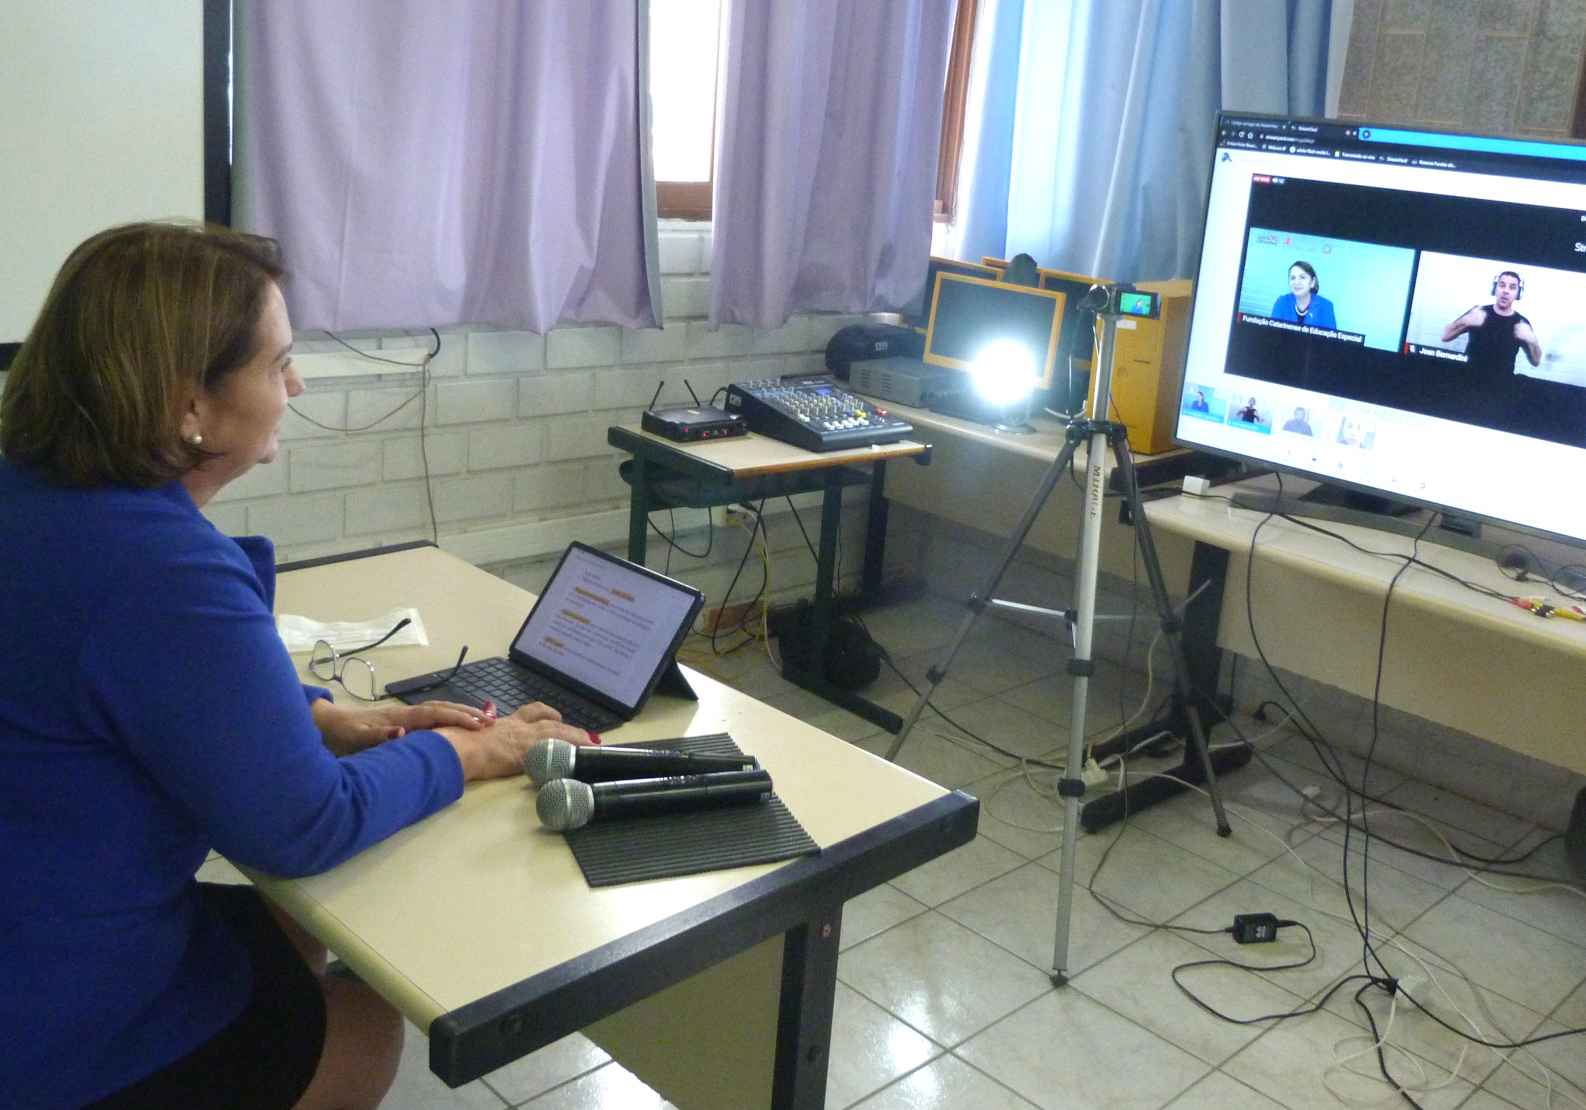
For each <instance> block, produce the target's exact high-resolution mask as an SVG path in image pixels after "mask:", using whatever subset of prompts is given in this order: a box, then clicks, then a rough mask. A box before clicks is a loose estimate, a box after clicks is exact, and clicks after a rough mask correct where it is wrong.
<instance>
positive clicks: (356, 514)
mask: <svg viewBox="0 0 1586 1110" xmlns="http://www.w3.org/2000/svg"><path fill="white" fill-rule="evenodd" d="M660 244H661V256H660V261H661V269H662V274H663V277H662V285H663V298H664V309H665V312H666V327H665V328H663V329H659V330H657V329H637V330H626V329H622V328H616V327H607V326H594V327H590V326H568V327H562V328H557V329H555V330H553V331H551V332H550V333H548V334H547V335H535V334H533V333H531V332H516V331H504V330H501V329H497V328H443V329H441V350H440V354H439V355H438V356H436V358H435V359H434V360H432V362H431V363H430V367H429V369H430V376H431V379H432V380H431V384H430V385H429V387H428V390H427V392H426V395H425V396H424V397H423V398H418V397H415V391H416V390H417V389H418V388H419V384H420V376H419V374H418V373H416V372H403V371H402V370H401V369H400V368H397V367H391V366H389V365H386V364H381V363H374V362H371V363H370V364H369V375H368V377H336V378H328V377H327V378H325V379H321V380H314V379H310V380H309V382H308V389H307V392H305V393H304V394H303V395H302V396H300V397H297V398H295V399H294V400H293V402H292V408H293V410H294V411H293V412H290V413H288V414H287V418H286V420H285V421H283V423H282V427H281V454H280V457H279V458H278V459H277V460H276V461H275V462H274V463H272V464H270V465H265V466H258V467H255V468H254V469H253V470H252V471H250V472H249V473H248V474H247V475H245V476H244V477H242V478H240V479H238V480H237V481H236V482H233V483H232V484H231V485H229V486H227V487H226V489H225V490H224V491H222V493H221V495H220V496H219V497H217V498H216V499H215V501H214V502H213V503H212V504H211V505H210V506H209V508H208V509H207V515H208V516H209V518H210V519H211V520H213V521H215V523H216V524H217V525H218V526H220V527H222V528H223V529H225V530H226V531H228V532H231V533H234V534H235V533H241V532H257V533H263V534H264V535H267V536H269V537H270V538H271V539H272V540H274V541H275V544H276V549H277V553H278V556H279V558H281V559H282V560H289V559H301V558H311V557H315V556H319V555H326V554H335V553H339V552H345V551H355V550H358V549H360V548H366V547H371V546H377V545H380V544H386V543H396V542H401V541H404V540H413V539H421V538H426V537H428V536H429V535H430V528H431V521H430V498H429V496H427V495H426V490H425V479H424V475H425V466H424V460H423V457H422V456H421V454H420V429H421V425H422V431H423V445H424V448H425V453H426V454H427V456H428V462H429V466H428V473H429V481H430V493H431V494H432V495H433V498H434V514H435V521H436V522H437V525H438V529H439V533H440V539H441V542H442V544H443V545H446V544H447V543H448V541H449V540H451V541H454V543H453V546H456V547H458V548H459V549H461V550H465V551H471V552H480V551H489V552H491V553H492V558H495V557H499V558H501V559H506V560H509V561H518V560H535V559H538V558H541V557H543V556H545V555H547V554H549V553H548V552H547V551H546V550H545V549H544V545H545V544H547V543H550V542H552V541H551V539H548V538H547V537H554V538H556V540H557V541H558V542H557V551H559V550H560V543H559V540H560V537H561V535H562V534H564V533H566V532H567V531H568V530H569V528H567V527H559V526H557V525H556V522H557V521H559V520H566V521H569V522H573V523H572V525H571V530H572V531H574V532H575V533H576V532H577V531H578V529H579V528H580V527H583V525H581V524H579V523H578V522H580V521H587V522H591V523H589V525H588V526H589V527H591V528H595V529H597V530H604V533H605V534H602V535H592V536H589V537H587V538H590V539H594V540H597V541H599V542H602V543H605V544H607V545H608V546H612V545H613V544H612V540H613V537H612V535H611V534H610V533H611V532H612V520H613V519H615V518H613V516H612V513H613V511H619V512H620V511H625V510H626V506H627V500H628V491H627V487H626V486H625V485H624V484H623V483H622V481H621V479H620V478H619V477H618V474H617V464H618V463H619V462H620V461H621V460H622V456H620V455H619V454H618V453H617V452H615V451H613V450H612V449H611V448H610V447H609V446H607V444H606V429H607V428H608V427H610V426H611V425H612V424H623V423H636V422H637V421H638V418H639V413H640V412H641V411H642V410H643V409H644V408H645V407H646V406H648V405H649V403H650V399H651V397H652V396H654V394H655V390H656V387H657V386H658V385H659V384H660V383H661V382H662V381H663V380H664V381H665V382H666V390H665V393H664V394H663V401H664V402H671V403H675V404H681V403H683V402H684V401H685V400H686V399H687V397H688V391H687V390H686V389H685V388H684V385H683V381H684V379H687V380H688V381H689V383H690V384H691V385H692V386H693V387H694V389H695V391H696V392H697V393H698V394H699V396H700V397H701V399H706V398H708V397H709V396H710V395H711V394H712V393H714V392H715V391H716V390H718V389H720V388H721V387H723V386H725V385H726V384H727V383H729V382H733V381H741V380H744V379H747V378H759V377H769V376H772V375H775V374H785V373H794V372H819V371H820V370H821V369H822V368H823V358H822V356H823V352H824V350H825V346H826V341H827V339H829V338H830V336H831V334H832V332H833V331H835V330H836V329H837V328H839V327H841V326H843V325H844V324H848V323H852V322H853V321H854V320H855V319H857V318H856V317H847V316H844V317H836V316H799V317H795V318H794V319H793V320H791V321H789V323H788V324H787V325H786V326H785V327H782V328H779V329H777V330H776V331H757V330H754V329H750V328H743V327H736V326H733V327H725V328H722V329H721V330H720V331H716V332H712V331H711V330H710V329H709V327H708V326H707V324H706V322H705V320H704V318H703V317H704V316H705V313H706V311H707V308H708V305H709V286H710V278H709V276H708V275H709V266H710V230H709V228H708V227H704V226H701V225H698V224H688V223H684V222H682V221H665V222H663V224H662V227H661V233H660ZM346 338H347V339H348V342H349V343H350V344H351V345H352V346H353V347H355V348H358V349H360V350H363V351H367V352H370V353H378V352H380V351H382V350H389V351H396V350H412V349H414V348H426V349H427V348H429V347H431V346H432V345H433V344H434V338H433V337H432V335H431V334H430V332H429V331H427V330H419V329H415V330H406V331H400V332H395V333H391V334H385V335H358V336H349V337H346ZM296 349H297V351H299V352H301V353H317V352H346V348H345V347H343V346H342V345H340V344H338V343H336V342H335V341H333V340H330V339H327V338H324V337H323V336H322V335H320V334H317V333H310V334H306V335H304V336H303V337H301V338H300V339H299V340H298V342H297V345H296ZM387 371H390V372H387ZM404 402H407V403H406V404H404ZM321 425H323V426H321ZM851 499H852V501H853V504H852V506H851V507H850V508H849V510H848V517H847V519H849V520H852V521H853V522H854V526H852V527H849V526H848V525H847V524H846V523H845V537H846V540H847V542H846V543H845V549H848V550H845V558H844V567H845V568H857V567H858V565H859V558H858V547H857V545H858V544H859V543H860V541H861V540H862V537H863V527H862V524H861V522H862V515H861V514H862V498H861V497H858V496H853V497H852V498H851ZM774 514H775V508H774V506H768V516H769V517H770V520H771V524H770V529H771V533H772V547H773V549H775V550H776V551H777V555H776V557H775V560H774V564H773V576H774V579H775V585H776V586H777V588H778V589H779V590H781V591H782V592H788V593H802V592H807V589H808V586H809V583H810V582H811V581H813V562H812V561H811V560H810V558H809V555H808V553H807V552H806V551H805V550H804V542H803V540H802V538H800V537H799V535H798V531H797V529H796V528H795V527H794V524H793V521H792V518H791V517H790V516H788V515H787V514H786V511H785V504H784V505H783V510H782V512H781V514H780V515H774ZM804 518H805V523H806V526H807V527H809V528H810V529H811V532H812V534H813V532H814V530H815V527H816V524H817V522H818V520H819V512H818V510H815V509H813V508H812V509H809V510H804ZM704 519H705V517H704V514H703V513H702V512H700V511H697V510H689V511H684V512H679V513H678V514H677V523H678V525H679V526H680V527H681V528H683V529H685V530H686V534H685V535H684V537H683V542H684V543H685V544H687V546H689V547H690V548H691V549H703V547H704V542H705V532H704V531H703V530H701V529H699V528H698V526H699V524H700V523H701V522H702V521H703V520H704ZM657 523H659V524H660V525H661V527H662V528H663V529H668V530H669V529H670V528H671V523H670V521H668V520H667V518H666V517H665V515H664V514H663V515H660V516H658V517H657ZM619 532H620V529H619ZM464 536H466V537H467V538H466V540H465V539H463V538H461V537H464ZM650 540H651V542H650V548H651V553H652V558H651V562H652V563H653V564H654V565H657V566H660V565H662V564H664V562H665V559H666V545H665V543H663V542H662V541H661V540H660V539H659V538H657V537H656V536H655V535H654V534H653V533H652V534H651V537H650ZM615 546H617V547H618V548H620V546H621V544H620V542H619V543H617V544H615ZM742 554H743V540H742V536H741V534H735V536H734V538H731V539H729V538H726V537H724V536H721V535H718V537H717V545H716V549H715V550H714V551H713V552H712V555H711V557H710V559H708V560H690V559H688V558H686V557H684V556H681V555H679V554H677V553H675V552H674V553H673V558H672V569H673V571H674V573H682V574H687V575H693V576H695V577H696V578H698V579H699V580H700V581H699V584H700V585H701V587H702V588H706V589H707V590H709V589H711V588H712V586H714V588H715V589H716V590H717V591H719V590H722V589H724V588H725V586H726V580H727V579H728V578H730V577H731V573H732V571H733V569H735V568H736V566H737V560H738V558H739V557H740V556H741V555H742ZM758 575H759V571H758V570H756V569H755V568H754V566H753V565H752V563H751V565H750V567H749V568H748V569H746V570H745V572H744V578H745V581H744V582H743V583H741V584H740V587H739V591H738V592H739V593H741V592H742V590H743V589H744V588H745V587H746V585H747V583H748V580H749V579H751V578H752V579H753V581H754V582H755V583H758V581H759V577H758Z"/></svg>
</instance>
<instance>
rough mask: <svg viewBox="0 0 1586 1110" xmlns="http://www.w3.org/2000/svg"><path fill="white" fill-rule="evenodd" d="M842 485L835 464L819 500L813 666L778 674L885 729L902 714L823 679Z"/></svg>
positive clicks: (899, 723) (896, 725)
mask: <svg viewBox="0 0 1586 1110" xmlns="http://www.w3.org/2000/svg"><path fill="white" fill-rule="evenodd" d="M842 517H843V486H842V475H841V473H840V472H839V471H838V470H837V469H836V468H835V467H833V468H828V469H827V471H826V492H825V495H824V497H823V499H822V501H821V542H820V550H819V553H818V554H817V556H816V559H815V604H814V607H813V610H812V612H811V613H810V631H809V636H810V641H809V652H808V654H809V657H810V659H811V660H813V661H814V666H813V667H812V669H811V670H809V671H800V670H795V669H793V668H790V667H788V666H787V665H786V664H784V665H783V667H782V677H783V678H785V679H787V680H788V681H789V682H794V683H797V684H798V685H800V686H802V687H804V689H806V690H809V691H811V692H812V693H816V694H819V695H820V696H821V697H823V698H825V699H826V700H827V701H829V702H831V703H832V704H833V705H837V706H841V707H842V708H843V709H846V710H848V712H850V713H852V714H854V715H855V716H858V717H863V718H864V719H865V720H867V721H869V722H870V723H871V724H873V725H879V726H880V727H882V728H884V729H886V730H887V731H888V732H897V731H898V729H900V728H902V727H903V718H901V717H899V716H898V715H897V714H896V713H894V712H892V711H891V710H890V709H883V708H882V707H881V706H879V705H877V704H876V703H875V702H873V701H871V700H869V699H868V698H862V697H860V696H859V695H858V694H855V693H852V692H851V691H848V690H842V689H839V688H838V687H836V686H834V685H832V684H831V683H830V682H828V681H826V660H827V657H828V653H829V652H830V650H831V629H832V622H833V621H834V620H835V619H836V616H837V584H836V578H837V542H838V530H839V528H840V527H841V526H842Z"/></svg>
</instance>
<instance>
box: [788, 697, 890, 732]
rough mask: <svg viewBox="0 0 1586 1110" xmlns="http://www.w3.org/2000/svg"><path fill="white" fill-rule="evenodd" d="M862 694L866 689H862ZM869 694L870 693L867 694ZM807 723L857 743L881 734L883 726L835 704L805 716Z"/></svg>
mask: <svg viewBox="0 0 1586 1110" xmlns="http://www.w3.org/2000/svg"><path fill="white" fill-rule="evenodd" d="M860 693H861V694H863V693H864V691H860ZM867 696H868V695H867ZM804 721H805V722H806V723H807V724H811V725H814V726H815V727H816V728H818V729H820V730H821V731H822V732H829V733H831V734H832V735H833V736H835V737H837V738H838V739H840V740H847V741H849V742H850V743H857V742H858V741H860V740H866V739H868V738H870V737H872V736H879V735H881V726H880V725H877V724H872V723H871V722H870V721H867V720H865V719H864V718H863V717H861V716H859V715H858V714H855V713H850V712H848V710H846V709H838V708H836V707H835V706H833V707H830V708H828V709H825V710H823V711H821V712H817V713H812V714H810V715H809V716H807V717H805V718H804Z"/></svg>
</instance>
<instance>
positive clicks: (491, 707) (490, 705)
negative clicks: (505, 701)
mask: <svg viewBox="0 0 1586 1110" xmlns="http://www.w3.org/2000/svg"><path fill="white" fill-rule="evenodd" d="M495 715H496V703H495V702H493V701H487V702H485V716H486V717H494V716H495Z"/></svg>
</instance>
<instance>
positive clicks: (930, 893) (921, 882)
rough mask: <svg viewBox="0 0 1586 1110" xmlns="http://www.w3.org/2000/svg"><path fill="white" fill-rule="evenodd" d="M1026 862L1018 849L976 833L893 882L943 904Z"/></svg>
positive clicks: (918, 897)
mask: <svg viewBox="0 0 1586 1110" xmlns="http://www.w3.org/2000/svg"><path fill="white" fill-rule="evenodd" d="M1024 863H1025V859H1024V857H1023V856H1021V855H1019V854H1018V853H1017V852H1015V851H1012V850H1010V849H1008V848H1004V847H1003V846H1002V845H1001V844H998V843H997V842H996V841H995V840H992V839H990V838H989V837H985V836H976V837H975V839H974V840H971V841H970V842H969V843H968V844H965V845H964V846H963V847H961V848H955V849H954V850H953V851H951V852H948V853H947V854H946V855H945V856H937V857H936V858H935V859H933V860H931V861H930V862H929V863H924V864H921V865H920V866H919V867H916V868H915V869H914V870H912V871H906V872H904V873H903V874H902V875H899V876H898V877H897V878H895V879H893V880H892V885H893V886H895V887H897V888H898V889H899V890H901V891H902V892H903V893H905V894H907V895H908V896H909V897H911V898H914V899H916V900H917V901H920V902H923V903H925V904H926V905H927V906H939V905H941V904H942V903H943V902H946V901H948V900H949V899H951V898H957V897H958V896H959V895H960V894H963V893H965V892H966V891H970V890H973V889H975V887H977V886H980V885H981V884H982V883H987V882H990V881H991V880H992V879H995V878H996V877H997V876H998V875H1005V874H1007V873H1008V872H1009V871H1012V870H1013V869H1014V868H1016V867H1021V866H1023V865H1024Z"/></svg>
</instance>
